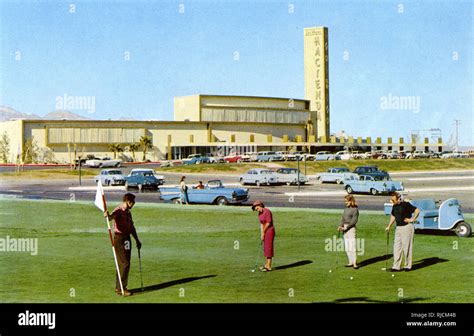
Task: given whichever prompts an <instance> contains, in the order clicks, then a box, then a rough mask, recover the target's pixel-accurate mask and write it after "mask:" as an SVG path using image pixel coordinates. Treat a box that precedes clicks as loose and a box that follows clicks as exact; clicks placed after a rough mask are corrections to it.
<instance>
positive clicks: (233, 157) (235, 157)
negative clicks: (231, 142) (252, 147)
mask: <svg viewBox="0 0 474 336" xmlns="http://www.w3.org/2000/svg"><path fill="white" fill-rule="evenodd" d="M224 160H225V162H227V163H241V162H242V155H240V154H230V155H227V156H224Z"/></svg>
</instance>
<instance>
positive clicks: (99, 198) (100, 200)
mask: <svg viewBox="0 0 474 336" xmlns="http://www.w3.org/2000/svg"><path fill="white" fill-rule="evenodd" d="M94 204H95V206H96V207H98V208H99V209H100V210H102V212H105V211H107V203H105V195H104V189H103V188H102V183H101V182H100V180H99V182H97V192H96V193H95V200H94ZM105 219H106V222H107V228H108V230H109V238H110V243H111V245H112V253H113V255H114V262H115V270H116V271H117V276H118V280H119V283H120V291H121V292H122V295H125V293H124V288H123V284H122V277H121V275H120V269H119V265H118V261H117V253H116V252H115V244H114V239H113V237H112V228H111V227H110V220H109V217H108V216H106V218H105Z"/></svg>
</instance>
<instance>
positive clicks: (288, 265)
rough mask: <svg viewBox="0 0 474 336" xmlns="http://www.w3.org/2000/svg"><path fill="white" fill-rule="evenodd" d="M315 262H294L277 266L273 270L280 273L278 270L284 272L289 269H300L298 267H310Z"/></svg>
mask: <svg viewBox="0 0 474 336" xmlns="http://www.w3.org/2000/svg"><path fill="white" fill-rule="evenodd" d="M312 262H313V261H311V260H301V261H298V262H294V263H292V264H287V265H282V266H277V267H274V268H273V270H274V271H278V270H284V269H287V268H293V267H298V266H304V265H308V264H311V263H312Z"/></svg>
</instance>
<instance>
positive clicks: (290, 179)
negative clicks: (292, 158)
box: [275, 168, 309, 185]
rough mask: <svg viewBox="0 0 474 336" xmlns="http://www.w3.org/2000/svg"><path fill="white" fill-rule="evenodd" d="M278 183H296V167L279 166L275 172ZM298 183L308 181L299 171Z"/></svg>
mask: <svg viewBox="0 0 474 336" xmlns="http://www.w3.org/2000/svg"><path fill="white" fill-rule="evenodd" d="M275 174H276V176H277V178H278V183H286V184H287V185H291V184H298V169H296V168H279V169H277V170H276V172H275ZM299 181H300V184H305V183H308V181H309V180H308V178H307V177H306V176H305V175H304V174H303V173H302V172H301V171H300V172H299Z"/></svg>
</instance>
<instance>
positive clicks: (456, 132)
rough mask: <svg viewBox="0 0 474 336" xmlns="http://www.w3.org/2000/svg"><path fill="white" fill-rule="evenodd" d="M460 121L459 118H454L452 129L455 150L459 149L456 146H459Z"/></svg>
mask: <svg viewBox="0 0 474 336" xmlns="http://www.w3.org/2000/svg"><path fill="white" fill-rule="evenodd" d="M460 123H461V120H459V119H454V126H455V130H454V132H455V133H454V150H455V151H456V152H457V151H458V150H459V148H458V146H459V142H458V140H459V137H458V135H459V132H458V131H459V124H460Z"/></svg>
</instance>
